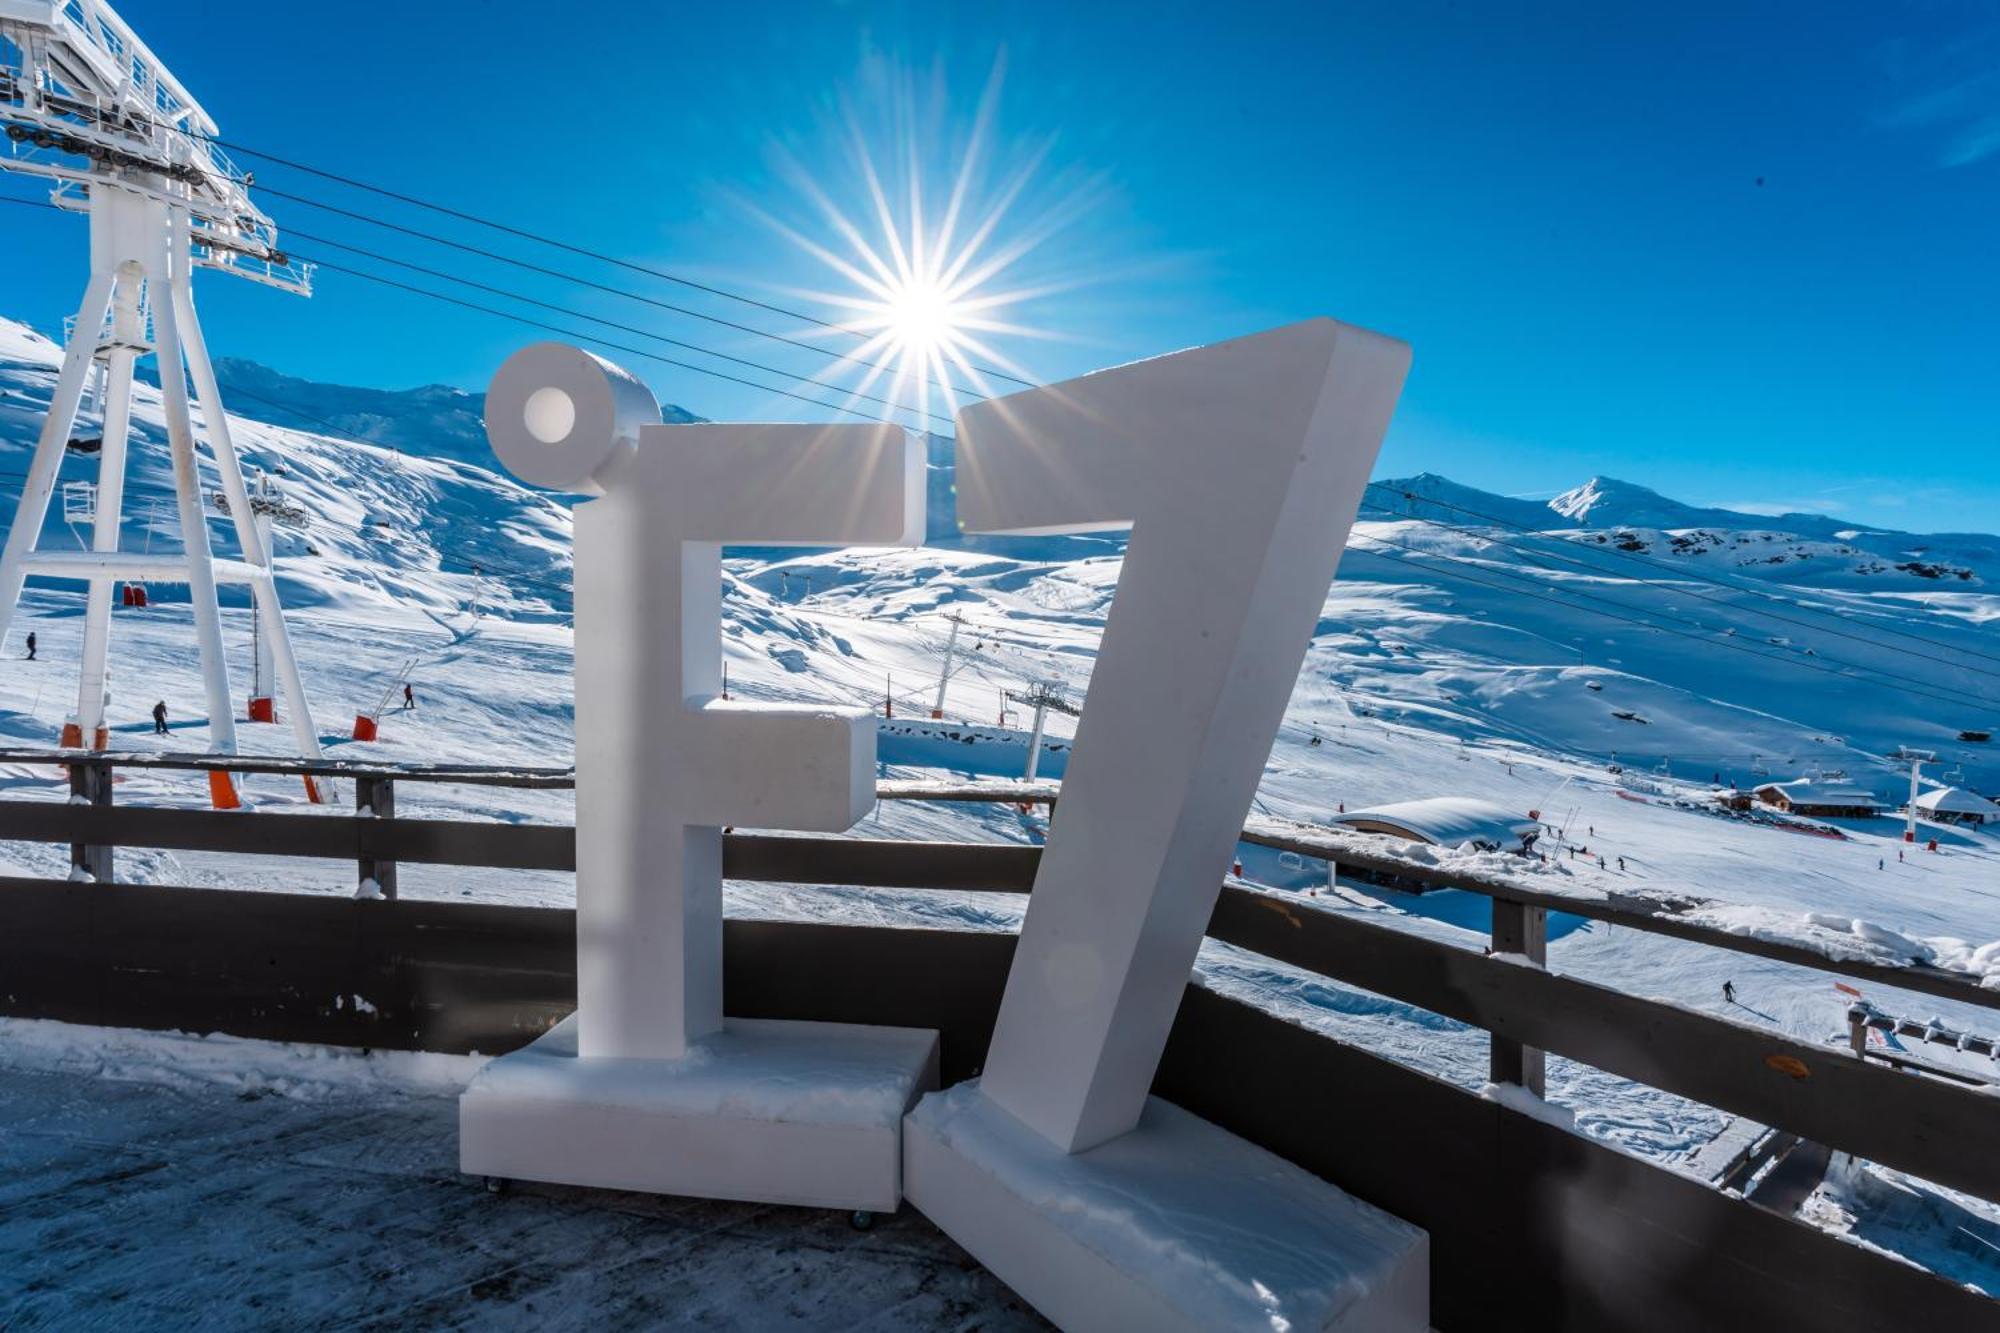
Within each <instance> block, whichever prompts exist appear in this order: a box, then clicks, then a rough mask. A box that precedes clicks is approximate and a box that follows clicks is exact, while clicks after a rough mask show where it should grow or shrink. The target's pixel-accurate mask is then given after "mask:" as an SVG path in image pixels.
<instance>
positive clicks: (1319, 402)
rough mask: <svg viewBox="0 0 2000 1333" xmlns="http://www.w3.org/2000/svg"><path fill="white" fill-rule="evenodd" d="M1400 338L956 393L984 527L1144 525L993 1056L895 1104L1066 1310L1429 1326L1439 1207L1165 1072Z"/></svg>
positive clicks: (1227, 349)
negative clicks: (1234, 1114)
mask: <svg viewBox="0 0 2000 1333" xmlns="http://www.w3.org/2000/svg"><path fill="white" fill-rule="evenodd" d="M1409 356H1410V354H1409V349H1408V348H1407V347H1406V346H1404V345H1403V344H1402V343H1399V342H1396V341H1394V340H1392V339H1388V338H1383V337H1380V336H1378V335H1376V334H1373V333H1369V332H1367V331H1365V330H1362V329H1356V328H1351V327H1349V326H1346V325H1342V324H1336V323H1334V322H1333V321H1331V320H1313V321H1310V322H1307V323H1304V324H1295V325H1292V326H1290V327H1288V328H1282V329H1277V330H1273V331H1272V332H1269V333H1263V334H1258V335H1256V336H1254V337H1249V338H1242V339H1238V340H1236V341H1234V342H1227V343H1220V344H1217V345H1215V346H1211V347H1202V348H1197V349H1195V350H1193V351H1188V352H1181V353H1178V354H1175V355H1173V356H1166V357H1161V358H1159V359H1157V360H1153V361H1144V362H1140V363H1138V364H1135V365H1129V366H1123V367H1119V368H1117V369H1114V370H1107V371H1103V372H1101V373H1099V374H1095V375H1089V376H1086V377H1084V378H1082V379H1078V380H1072V381H1070V382H1068V383H1065V384H1057V385H1052V386H1050V387H1048V388H1045V389H1037V390H1032V391H1029V392H1026V393H1020V394H1015V395H1013V396H1011V397H1007V398H1002V399H996V400H991V401H988V402H984V403H979V404H976V405H974V406H972V407H968V408H966V409H965V410H964V411H962V412H960V413H959V418H958V496H959V515H960V519H961V521H962V522H963V523H964V525H965V527H966V528H967V529H968V530H973V531H982V532H994V531H998V532H1076V531H1086V530H1090V529H1097V528H1106V527H1124V526H1127V525H1129V526H1130V527H1131V529H1132V535H1131V539H1130V541H1129V543H1128V545H1127V547H1126V554H1125V565H1124V569H1123V572H1122V573H1121V575H1120V577H1119V580H1118V588H1117V593H1116V596H1115V598H1114V600H1113V603H1112V608H1111V613H1110V616H1109V618H1108V620H1107V621H1106V623H1105V628H1104V640H1103V646H1102V648H1101V649H1100V651H1099V653H1098V658H1097V666H1096V669H1095V672H1094V674H1093V675H1092V678H1091V687H1090V694H1089V697H1088V699H1087V700H1086V701H1085V704H1084V710H1083V716H1082V720H1081V722H1080V723H1079V725H1078V727H1077V734H1076V742H1075V746H1074V749H1073V750H1072V752H1071V757H1070V761H1069V766H1068V772H1067V775H1066V776H1065V778H1064V780H1063V785H1062V800H1061V804H1060V808H1059V809H1058V811H1057V813H1056V814H1055V816H1054V818H1053V822H1052V825H1051V828H1050V832H1049V839H1048V846H1047V848H1046V849H1045V850H1044V852H1043V853H1042V860H1041V867H1040V870H1039V871H1038V873H1037V875H1036V878H1035V887H1034V895H1033V897H1032V899H1031V900H1030V906H1029V908H1028V913H1027V920H1026V922H1025V924H1024V926H1023V927H1022V931H1021V942H1020V946H1019V949H1018V950H1017V952H1016V954H1015V957H1014V964H1013V968H1012V971H1011V972H1010V973H1009V975H1008V979H1007V990H1006V996H1005V999H1004V1000H1003V1002H1002V1005H1001V1008H1000V1017H999V1024H998V1027H997V1029H996V1031H995V1033H994V1037H993V1044H992V1048H991V1051H990V1053H989V1055H988V1058H987V1063H986V1070H985V1074H984V1076H983V1077H982V1078H981V1079H980V1081H979V1082H978V1084H977V1085H962V1086H960V1087H957V1088H954V1089H952V1090H951V1091H950V1092H947V1093H942V1094H937V1095H934V1096H932V1097H929V1098H927V1099H925V1100H924V1102H923V1103H922V1104H921V1105H919V1107H918V1108H917V1110H916V1111H914V1112H913V1113H912V1114H911V1116H910V1118H909V1122H908V1125H907V1127H906V1129H905V1145H904V1162H905V1174H906V1177H907V1189H908V1192H909V1196H910V1198H911V1200H912V1201H913V1202H914V1203H915V1204H916V1205H917V1206H918V1207H919V1208H921V1209H923V1210H924V1211H925V1212H926V1213H928V1214H930V1216H931V1217H932V1218H933V1219H934V1220H935V1221H937V1222H938V1223H939V1224H940V1225H941V1226H943V1227H944V1229H945V1230H946V1231H948V1232H950V1233H951V1234H952V1235H953V1236H954V1237H955V1238H956V1239H957V1240H958V1241H959V1242H960V1243H962V1244H963V1245H965V1247H966V1248H967V1249H969V1250H971V1251H972V1253H973V1254H974V1255H975V1256H977V1257H978V1258H979V1259H980V1260H981V1261H982V1262H984V1263H985V1264H986V1265H987V1267H989V1268H991V1269H992V1270H993V1271H994V1272H995V1273H997V1274H999V1275H1000V1276H1001V1277H1002V1278H1004V1279H1005V1280H1007V1281H1008V1282H1009V1283H1011V1284H1012V1285H1013V1286H1014V1287H1015V1288H1016V1290H1018V1291H1020V1292H1021V1294H1022V1295H1023V1296H1025V1297H1026V1298H1027V1299H1028V1300H1029V1301H1031V1302H1032V1303H1033V1304H1034V1305H1035V1306H1036V1307H1037V1308H1039V1309H1040V1310H1041V1311H1042V1312H1043V1313H1044V1314H1046V1315H1048V1316H1050V1317H1051V1318H1053V1319H1054V1320H1055V1321H1056V1322H1057V1323H1059V1324H1061V1325H1063V1326H1064V1327H1066V1328H1147V1329H1155V1330H1158V1329H1175V1328H1186V1329H1204V1328H1249V1327H1258V1328H1287V1327H1289V1328H1292V1329H1297V1330H1305V1329H1320V1328H1342V1329H1361V1328H1366V1329H1370V1330H1391V1329H1394V1330H1403V1329H1411V1330H1421V1329H1423V1328H1425V1327H1426V1326H1427V1322H1428V1321H1427V1319H1426V1318H1425V1314H1426V1309H1427V1307H1426V1306H1425V1304H1424V1302H1425V1300H1426V1298H1427V1291H1426V1264H1425V1253H1426V1252H1425V1247H1424V1239H1423V1234H1422V1233H1421V1232H1419V1231H1417V1230H1416V1229H1415V1228H1412V1227H1408V1226H1406V1225H1404V1224H1402V1223H1400V1222H1397V1221H1396V1220H1395V1219H1393V1218H1389V1217H1386V1216H1384V1215H1382V1214H1380V1213H1378V1212H1376V1211H1375V1210H1373V1209H1370V1208H1368V1207H1367V1206H1366V1205H1363V1204H1361V1203H1359V1202H1357V1201H1356V1200H1354V1199H1351V1198H1349V1197H1348V1196H1346V1195H1344V1194H1342V1193H1341V1192H1340V1191H1338V1190H1336V1189H1334V1188H1333V1187H1332V1186H1330V1185H1327V1184H1325V1183H1324V1182H1321V1181H1318V1180H1316V1179H1314V1178H1313V1177H1311V1176H1310V1175H1308V1174H1307V1173H1306V1172H1304V1171H1302V1170H1300V1169H1298V1168H1297V1167H1293V1166H1291V1165H1289V1164H1288V1163H1285V1162H1283V1161H1281V1160H1279V1159H1277V1158H1275V1157H1272V1156H1271V1155H1269V1154H1268V1153H1264V1152H1262V1151H1261V1150H1259V1149H1256V1148H1254V1147H1252V1146H1251V1145H1249V1144H1247V1143H1244V1142H1242V1141H1241V1140H1239V1139H1236V1138H1234V1137H1233V1136H1231V1135H1229V1134H1227V1133H1224V1132H1223V1131H1222V1130H1220V1129H1218V1128H1216V1127H1215V1126H1213V1125H1209V1124H1207V1123H1206V1122H1204V1121H1200V1120H1197V1119H1195V1118H1194V1117H1193V1116H1190V1115H1188V1114H1187V1113H1185V1112H1183V1111H1180V1110H1178V1109H1177V1108H1175V1107H1173V1106H1170V1105H1168V1104H1166V1103H1164V1102H1160V1101H1157V1100H1149V1099H1148V1096H1147V1090H1148V1088H1149V1087H1150V1085H1151V1083H1152V1081H1153V1074H1154V1071H1155V1069H1156V1068H1157V1067H1158V1064H1159V1060H1160V1055H1161V1052H1162V1051H1163V1050H1164V1048H1165V1046H1166V1041H1167V1033H1168V1029H1169V1028H1170V1027H1171V1026H1172V1024H1173V1019H1174V1014H1175V1011H1176V1010H1177V1009H1178V1008H1179V1006H1180V1000H1181V995H1182V992H1183V990H1184V989H1185V988H1186V986H1187V982H1188V976H1189V972H1190V970H1191V968H1192V966H1193V964H1194V960H1195V953H1196V950H1197V949H1198V948H1199V946H1200V943H1201V938H1202V932H1203V928H1204V927H1205V926H1206V925H1207V922H1208V917H1209V913H1210V912H1211V911H1212V910H1213V908H1214V906H1215V900H1216V896H1217V893H1218V892H1219V891H1220V887H1221V883H1222V877H1223V874H1224V873H1225V872H1226V871H1227V869H1228V867H1229V862H1230V856H1231V853H1232V851H1233V849H1234V847H1235V845H1236V839H1237V836H1238V833H1239V832H1240V830H1241V829H1242V827H1243V819H1244V816H1245V815H1246V814H1247V813H1248V810H1249V806H1250V800H1251V797H1252V796H1253V795H1254V794H1255V792H1256V789H1257V782H1258V779H1259V777H1260V776H1261V774H1262V772H1263V767H1264V763H1265V760H1266V758H1267V756H1268V755H1269V753H1270V749H1271V742H1272V740H1273V739H1274V737H1275V736H1276V734H1277V730H1278V724H1279V722H1280V721H1281V720H1282V718H1283V716H1284V711H1285V705H1286V703H1287V701H1288V700H1289V699H1290V697H1291V692H1292V686H1293V683H1294V682H1295V681H1296V679H1297V677H1298V672H1299V667H1300V664H1301V662H1302V661H1303V659H1304V657H1305V651H1306V647H1307V645H1308V643H1309V642H1310V640H1311V637H1312V633H1313V628H1314V626H1315V624H1316V623H1317V621H1318V618H1319V614H1320V609H1321V607H1322V606H1323V604H1324V602H1325V598H1326V590H1327V584H1328V583H1329V582H1330V581H1331V580H1332V578H1333V573H1334V567H1335V564H1336V563H1337V562H1338V560H1339V558H1340V552H1341V548H1342V547H1343V546H1344V545H1345V543H1346V540H1347V534H1348V529H1349V528H1350V526H1351V525H1352V524H1353V521H1354V516H1355V511H1356V509H1357V507H1358V505H1359V503H1360V500H1361V494H1362V488H1363V487H1364V486H1366V485H1367V481H1368V474H1369V472H1370V470H1371V469H1372V468H1373V466H1374V462H1375V456H1376V452H1377V450H1378V449H1379V448H1380V446H1381V442H1382V436H1383V432H1384V431H1385V430H1386V429H1387V427H1388V424H1389V417H1390V413H1391V412H1392V411H1393V410H1394V408H1395V405H1396V399H1397V397H1398V396H1399V395H1400V393H1401V391H1402V384H1403V377H1404V374H1405V372H1406V371H1407V369H1408V366H1409Z"/></svg>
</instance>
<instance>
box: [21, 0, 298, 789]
mask: <svg viewBox="0 0 2000 1333" xmlns="http://www.w3.org/2000/svg"><path fill="white" fill-rule="evenodd" d="M0 124H4V125H5V127H6V129H5V133H6V139H7V147H6V152H5V153H4V154H0V168H4V169H5V170H9V171H15V172H20V173H25V174H28V175H33V176H38V177H41V178H44V179H47V180H50V181H53V182H54V190H53V193H52V195H51V198H52V200H53V202H54V203H55V204H56V205H57V206H59V207H62V208H67V209H71V210H74V211H78V212H86V213H88V214H89V217H90V279H89V282H88V284H87V286H86V287H85V289H84V296H83V302H82V304H81V305H80V306H79V307H78V308H77V312H76V315H75V316H74V318H73V319H71V320H70V321H69V330H70V333H69V341H68V346H67V348H66V349H65V351H64V355H63V362H62V369H61V371H60V373H59V375H58V377H57V381H56V388H55V393H54V395H53V397H52V399H51V402H50V405H49V414H48V417H47V419H46V420H45V421H44V422H43V426H42V432H41V436H40V438H39V439H38V441H37V443H36V446H35V453H34V458H33V461H32V462H31V463H30V464H29V468H28V477H27V481H26V482H25V483H24V485H23V486H22V489H21V501H20V505H19V507H18V508H17V509H16V511H15V515H14V522H13V526H12V528H11V529H10V530H9V532H8V536H7V543H6V547H5V549H4V552H0V637H4V635H5V633H6V630H7V628H8V625H9V622H10V621H11V620H12V618H13V615H14V612H15V609H16V607H17V604H18V602H19V600H20V595H21V589H22V587H23V584H24V581H25V580H26V578H27V576H29V575H31V574H34V575H40V576H44V577H50V578H64V579H77V580H81V581H84V582H85V583H87V584H88V586H89V594H88V598H87V601H86V604H85V613H84V633H83V646H82V652H81V654H80V661H81V667H82V673H81V681H80V683H79V687H78V698H77V720H78V722H79V723H80V730H81V732H82V741H83V743H86V744H88V743H91V742H92V741H93V740H94V739H95V738H96V737H98V736H101V735H102V734H103V723H104V704H105V698H106V689H105V683H106V674H105V662H106V655H107V651H108V645H109V639H110V615H111V590H112V585H113V584H114V583H115V582H116V581H118V580H120V579H125V580H131V581H147V582H169V583H185V584H187V585H188V586H189V589H190V591H191V594H192V597H191V600H192V602H193V608H194V621H195V635H196V641H197V644H198V646H199V649H200V656H201V669H202V685H203V691H204V694H205V696H206V703H207V708H208V715H209V736H210V748H211V749H212V750H214V751H216V752H219V753H225V754H226V753H234V752H235V749H236V725H235V710H234V707H233V704H232V701H231V698H230V687H229V673H228V666H227V663H226V661H225V659H224V655H223V645H222V626H221V616H220V614H219V612H218V610H217V605H216V596H215V589H216V585H217V584H218V583H231V582H233V583H242V584H247V585H248V586H249V589H250V593H251V599H252V603H253V606H254V608H255V617H256V624H257V633H258V636H259V642H260V651H263V646H264V645H268V651H269V665H270V667H271V671H272V674H273V676H274V677H275V679H276V683H277V685H278V687H279V689H280V691H281V692H282V694H283V696H284V703H285V710H286V712H287V714H288V718H289V721H290V723H291V727H292V735H293V739H294V742H295V744H296V746H297V748H298V750H299V752H300V753H301V754H303V755H307V756H313V757H316V756H317V755H318V754H319V752H320V751H319V738H318V733H317V732H316V730H315V729H314V727H313V722H312V714H311V711H310V709H309V708H308V706H307V703H306V698H305V692H304V688H303V686H302V684H301V681H300V678H299V672H298V666H297V663H296V661H295V660H294V658H293V655H292V649H291V643H290V640H289V638H288V637H287V635H286V633H285V623H284V616H283V613H282V611H281V609H280V607H279V604H278V593H277V586H276V582H275V577H274V574H273V569H272V563H271V552H270V547H269V543H268V541H267V540H266V536H265V533H264V532H262V531H260V530H259V528H258V525H257V524H256V523H255V521H254V519H253V511H252V506H251V502H250V497H249V493H248V490H247V487H246V486H245V483H244V478H243V470H242V467H241V466H240V464H239V463H238V461H237V455H236V447H235V444H234V442H233V440H232V439H231V437H230V430H229V418H228V416H227V415H226V413H225V412H224V410H223V406H222V400H221V396H220V394H219V392H218V391H217V387H216V380H215V372H214V369H213V367H212V366H211V364H210V362H209V356H208V348H207V344H206V342H205V340H204V339H203V337H202V331H201V325H200V323H199V321H198V320H197V319H196V317H195V308H194V289H193V285H192V283H191V281H190V278H191V275H192V273H193V271H194V270H195V269H196V268H210V269H217V270H220V271H223V272H227V273H231V274H233V275H235V276H238V277H244V278H249V279H251V280H253V281H256V282H260V283H264V284H266V285H269V286H274V287H278V288H280V289H282V290H286V291H292V292H297V293H301V294H305V293H307V292H309V290H310V274H309V272H308V270H307V269H306V267H305V266H303V265H300V264H297V263H294V262H293V261H292V260H291V259H290V257H289V256H287V255H286V254H285V253H284V252H283V251H282V250H280V249H279V248H278V244H277V230H276V228H275V226H274V225H273V224H272V222H271V220H270V218H269V217H267V216H266V215H265V214H264V212H263V211H262V210H261V209H260V208H259V207H258V206H257V205H256V203H255V202H253V201H252V199H251V197H250V193H249V187H250V179H249V176H248V175H247V173H245V172H242V171H240V170H238V169H237V168H236V166H235V165H234V164H233V163H231V162H230V161H229V160H228V158H227V157H226V156H225V155H224V154H223V153H222V152H221V150H220V149H219V148H217V147H216V145H215V143H214V139H215V135H216V125H215V122H214V121H213V120H211V119H210V118H209V116H208V114H207V113H206V112H204V111H203V110H202V109H201V107H200V105H199V104H197V103H196V102H195V100H194V98H193V97H192V96H191V95H190V94H189V93H188V91H187V89H185V88H184V87H182V86H181V84H180V82H179V81H178V80H177V79H175V78H174V76H173V75H172V73H171V72H169V71H168V70H167V69H166V68H165V67H164V66H163V65H161V63H160V62H159V60H158V59H157V58H156V57H155V56H154V55H153V53H152V51H151V50H150V49H149V48H148V47H147V46H146V44H145V43H144V42H143V41H141V40H140V39H139V37H138V35H137V34H136V33H134V32H133V31H132V29H131V28H130V27H129V26H127V25H126V23H125V22H124V20H122V19H121V18H119V16H118V15H117V13H116V12H115V11H114V10H113V9H112V8H111V6H109V5H106V4H102V3H99V2H98V0H5V3H0ZM148 354H156V355H157V357H158V360H159V365H160V387H161V396H162V398H163V399H164V402H165V409H166V418H167V436H168V446H169V452H170V455H171V458H172V464H173V479H174V492H175V499H176V502H177V505H178V510H179V517H180V528H181V533H182V538H183V550H182V552H181V553H179V554H160V555H154V554H151V553H150V552H148V553H144V554H141V553H136V552H127V551H124V550H122V549H121V548H120V543H119V528H120V523H121V521H122V518H123V513H124V489H125V467H126V449H127V444H128V441H129V435H130V429H131V409H132V378H133V367H134V364H135V363H136V362H137V361H138V360H139V359H140V358H141V357H143V356H146V355H148ZM93 378H97V379H99V380H101V388H99V389H98V390H97V391H95V392H94V393H93V394H92V397H93V399H94V400H95V403H96V406H97V408H98V410H100V411H101V412H102V416H103V421H102V430H101V432H100V438H99V441H98V442H97V443H96V448H95V452H96V454H97V494H96V505H95V512H94V515H93V516H92V520H91V522H90V524H89V528H90V541H89V546H88V549H87V550H85V551H42V550H39V549H38V546H39V540H40V536H41V531H42V525H43V522H44V519H45V518H46V516H47V513H48V506H49V501H50V497H51V495H52V494H53V493H54V490H55V486H56V481H57V473H58V469H59V467H60V465H61V463H62V459H63V454H64V452H65V450H66V449H67V448H68V447H69V446H70V445H71V442H72V441H71V435H72V431H73V429H74V427H75V425H76V418H77V412H78V407H79V405H80V402H81V400H82V398H83V395H84V390H85V386H86V382H87V381H89V380H91V379H93ZM190 381H192V384H193V390H194V392H193V396H192V397H190V394H189V382H190ZM197 407H198V408H199V409H200V414H201V418H202V434H203V435H205V436H206V439H207V444H208V453H209V455H210V458H211V459H212V461H213V463H214V466H215V471H216V474H217V476H218V478H219V479H220V481H221V486H222V493H223V495H224V496H225V497H226V499H227V502H228V509H227V512H228V516H229V518H230V520H231V522H232V526H233V527H234V530H235V536H236V542H237V546H238V549H239V551H240V553H241V554H240V558H238V559H236V560H219V559H217V558H216V557H215V554H214V552H213V550H212V549H211V546H210V543H209V534H208V527H207V519H206V511H205V508H204V505H203V500H202V491H201V486H200V481H199V478H198V471H197V469H198V458H197V452H196V428H195V410H196V408H197ZM78 443H79V444H85V443H89V442H88V441H78ZM265 688H268V686H267V687H265ZM215 776H216V778H217V781H216V784H215V786H216V797H217V800H218V802H219V803H224V804H228V803H233V801H234V787H233V786H232V785H231V782H230V779H229V778H228V777H227V775H224V774H217V775H215ZM307 787H308V791H309V794H312V795H313V796H314V798H315V799H317V797H318V792H317V790H316V789H315V788H314V787H313V784H312V780H311V779H307Z"/></svg>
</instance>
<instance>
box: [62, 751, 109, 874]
mask: <svg viewBox="0 0 2000 1333" xmlns="http://www.w3.org/2000/svg"><path fill="white" fill-rule="evenodd" d="M69 793H70V803H71V804H72V805H73V804H75V803H76V801H77V799H78V798H79V797H81V798H82V799H83V800H85V801H88V802H89V803H90V805H91V806H92V807H93V808H95V809H99V810H108V809H110V808H111V765H109V764H100V763H81V764H71V765H70V766H69ZM111 853H112V848H111V847H110V846H109V845H106V844H100V843H84V842H73V843H71V844H70V847H69V868H70V873H71V874H72V875H74V874H75V873H76V872H77V871H79V870H80V871H82V872H83V873H84V874H86V875H89V876H90V877H91V878H92V879H93V880H95V881H97V882H98V883H99V884H109V883H110V882H111V869H112V856H111Z"/></svg>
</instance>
